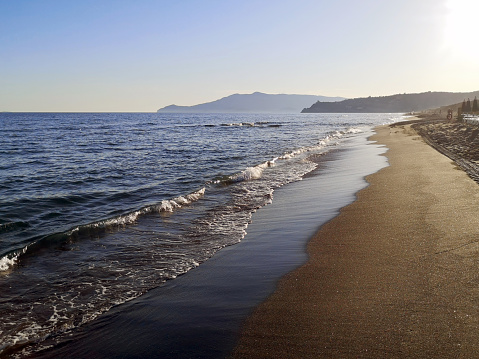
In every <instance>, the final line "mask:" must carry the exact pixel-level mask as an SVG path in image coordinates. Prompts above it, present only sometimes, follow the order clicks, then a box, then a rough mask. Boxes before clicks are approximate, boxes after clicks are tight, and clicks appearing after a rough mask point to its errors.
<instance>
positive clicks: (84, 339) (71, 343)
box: [35, 132, 386, 359]
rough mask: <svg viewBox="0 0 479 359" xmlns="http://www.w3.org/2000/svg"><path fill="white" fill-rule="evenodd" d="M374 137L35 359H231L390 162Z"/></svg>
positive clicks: (329, 160)
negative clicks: (327, 231)
mask: <svg viewBox="0 0 479 359" xmlns="http://www.w3.org/2000/svg"><path fill="white" fill-rule="evenodd" d="M368 136H369V132H368V133H365V134H363V135H361V136H357V137H356V136H355V137H352V138H350V139H348V140H347V143H345V144H344V146H343V147H341V148H340V149H338V150H333V151H331V152H329V153H327V154H325V155H323V156H319V157H318V158H317V159H316V160H317V161H318V163H319V167H318V168H317V169H316V170H314V171H313V172H314V173H311V174H310V175H308V176H305V177H304V179H303V180H302V181H298V182H294V183H290V184H288V185H287V186H284V187H281V188H278V189H277V190H276V191H275V193H274V200H273V202H272V203H271V204H269V205H268V206H266V207H263V208H261V209H260V210H258V211H257V212H256V213H255V214H254V215H253V219H252V223H251V224H250V225H249V226H248V229H247V232H248V234H247V235H246V237H245V238H244V240H243V241H242V242H241V243H239V244H237V245H234V246H231V247H227V248H224V249H223V250H221V251H219V252H218V253H217V254H215V256H213V257H212V258H211V259H209V260H208V261H206V262H204V263H203V264H202V265H200V266H199V267H198V268H196V269H194V270H192V271H190V272H188V273H187V274H186V275H183V276H180V277H178V278H177V279H175V280H173V281H170V282H167V283H166V285H164V286H162V287H159V288H156V289H153V290H151V291H150V292H148V293H146V294H145V295H143V296H141V297H139V298H137V299H135V300H132V301H131V302H128V303H125V304H123V305H120V306H118V307H116V308H113V309H112V310H111V311H110V312H109V313H107V314H106V315H104V316H102V317H100V318H99V319H98V320H96V321H94V322H92V323H90V324H87V325H85V326H83V327H81V328H79V329H78V330H76V331H75V332H74V333H71V334H70V335H68V336H67V337H66V338H65V340H60V343H59V344H55V346H54V347H53V348H50V349H47V350H46V351H44V352H40V353H37V354H36V355H35V357H36V358H54V357H95V358H110V357H123V358H133V357H142V358H156V357H168V358H186V357H188V358H193V357H194V358H208V359H211V358H225V357H227V356H228V355H229V354H230V353H231V351H232V350H233V348H234V346H235V345H236V341H237V339H238V337H239V332H240V328H241V325H242V323H243V322H244V320H245V319H246V318H247V317H248V315H250V314H251V312H252V311H253V310H254V308H255V307H256V306H257V305H259V304H260V303H261V302H263V301H264V300H265V299H266V298H267V297H268V296H269V295H270V294H271V293H273V292H274V290H275V288H276V285H277V282H278V280H279V279H280V278H281V277H282V276H284V275H285V274H287V273H289V272H291V271H292V270H294V269H295V268H298V266H300V265H302V264H304V263H306V260H307V256H306V250H305V248H306V245H307V242H308V241H309V239H310V238H311V237H312V236H313V235H314V233H315V232H316V231H317V230H318V228H319V226H320V225H321V224H322V223H326V222H327V221H329V220H330V219H331V218H333V217H335V216H336V215H337V214H338V213H339V210H340V208H341V207H344V206H346V205H348V204H349V203H351V202H353V201H354V199H355V194H356V193H357V192H358V191H359V190H360V189H361V188H364V187H365V186H367V183H366V181H365V180H364V177H365V176H366V175H368V174H370V173H373V172H376V171H377V170H378V169H380V168H382V167H384V166H385V165H386V161H385V158H384V157H382V156H380V154H382V153H384V151H385V149H384V148H383V147H382V146H376V145H375V144H371V143H370V142H369V141H368V140H367V139H366V138H367V137H368ZM45 344H46V345H48V344H49V343H48V342H47V343H45Z"/></svg>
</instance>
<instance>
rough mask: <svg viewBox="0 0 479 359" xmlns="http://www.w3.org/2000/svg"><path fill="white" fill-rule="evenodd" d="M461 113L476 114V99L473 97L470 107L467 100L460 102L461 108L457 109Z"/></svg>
mask: <svg viewBox="0 0 479 359" xmlns="http://www.w3.org/2000/svg"><path fill="white" fill-rule="evenodd" d="M459 109H460V110H461V112H460V113H461V114H462V113H476V112H479V106H478V104H477V97H474V101H472V106H471V100H469V99H467V101H466V100H465V99H464V101H463V102H462V106H461V107H460V108H459Z"/></svg>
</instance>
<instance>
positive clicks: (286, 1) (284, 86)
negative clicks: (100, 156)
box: [0, 0, 479, 112]
mask: <svg viewBox="0 0 479 359" xmlns="http://www.w3.org/2000/svg"><path fill="white" fill-rule="evenodd" d="M478 16H479V1H477V0H392V1H389V0H361V1H359V0H329V1H323V0H294V1H293V0H274V1H269V0H257V1H252V0H238V1H236V0H235V1H224V0H223V1H220V0H217V1H216V0H203V1H200V0H198V1H195V0H176V1H171V0H168V1H167V0H156V1H154V0H128V1H127V0H71V1H70V0H68V1H65V0H41V1H40V0H30V1H27V0H0V111H138V112H143V111H146V112H149V111H156V110H157V109H158V108H160V107H163V106H166V105H170V104H177V105H194V104H198V103H202V102H208V101H213V100H216V99H218V98H221V97H224V96H228V95H231V94H233V93H252V92H254V91H261V92H266V93H287V94H313V95H325V96H344V97H366V96H377V95H391V94H395V93H405V92H408V93H411V92H423V91H454V92H463V91H464V92H465V91H475V90H479V71H478V66H479V45H478V44H477V25H476V24H477V17H478ZM473 41H474V42H475V43H474V44H473V43H472V42H473Z"/></svg>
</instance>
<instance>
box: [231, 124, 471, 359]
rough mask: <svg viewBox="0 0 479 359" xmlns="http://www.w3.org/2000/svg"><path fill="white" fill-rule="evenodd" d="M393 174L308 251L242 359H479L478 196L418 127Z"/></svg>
mask: <svg viewBox="0 0 479 359" xmlns="http://www.w3.org/2000/svg"><path fill="white" fill-rule="evenodd" d="M372 140H375V141H377V142H378V143H379V144H384V145H385V146H387V148H388V149H389V151H388V152H387V153H386V156H387V158H388V161H389V163H390V166H389V167H386V168H384V169H382V170H380V171H379V172H377V173H375V174H373V175H371V176H369V177H367V181H368V182H369V183H370V186H369V187H367V188H366V189H364V190H362V191H361V192H359V193H358V195H357V200H356V201H355V202H354V203H352V204H350V205H349V206H347V207H345V208H343V209H342V210H341V213H340V215H339V216H337V217H336V218H334V219H333V220H331V221H330V222H328V223H327V224H325V225H323V226H322V227H321V229H320V230H319V232H318V233H317V234H316V235H315V236H314V238H313V239H312V240H311V241H310V242H309V245H308V254H309V261H308V262H307V263H306V264H305V265H303V266H301V267H300V268H298V269H297V270H295V271H293V272H291V273H289V274H288V275H286V276H285V277H283V279H282V280H281V281H280V282H279V284H278V287H277V290H276V291H275V292H274V293H273V294H272V295H271V296H270V297H269V299H268V300H267V301H265V302H264V303H263V304H261V305H260V306H259V307H257V308H256V310H255V312H254V313H253V315H252V316H251V317H250V318H249V319H248V320H247V322H246V324H245V327H244V330H243V334H242V337H241V340H240V342H239V344H238V346H237V347H236V349H235V352H234V354H233V357H234V358H313V357H314V358H471V357H474V356H475V355H477V353H478V352H479V337H478V328H479V299H478V298H479V286H478V284H479V271H478V269H477V268H478V260H479V243H478V236H477V234H478V233H479V229H478V228H479V227H478V224H479V186H478V184H477V183H476V182H474V181H473V180H472V179H471V178H470V177H468V175H467V174H466V173H465V172H464V171H463V170H461V169H459V168H458V167H457V166H456V164H455V163H454V162H453V161H451V159H449V158H448V157H446V156H444V155H442V154H440V153H439V152H437V151H436V150H435V149H433V148H432V147H430V146H429V145H427V144H426V143H425V142H424V141H423V140H422V138H421V137H420V136H418V135H417V133H416V132H415V131H414V130H413V129H411V128H410V125H404V124H402V125H396V126H391V127H389V126H383V127H379V128H377V134H376V135H374V136H373V138H372Z"/></svg>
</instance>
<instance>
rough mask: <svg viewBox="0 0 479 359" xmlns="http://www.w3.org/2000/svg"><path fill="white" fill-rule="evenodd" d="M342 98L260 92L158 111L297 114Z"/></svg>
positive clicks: (172, 106)
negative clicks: (319, 104) (315, 103)
mask: <svg viewBox="0 0 479 359" xmlns="http://www.w3.org/2000/svg"><path fill="white" fill-rule="evenodd" d="M344 99H345V98H344V97H327V96H314V95H286V94H279V95H271V94H265V93H261V92H255V93H252V94H234V95H231V96H227V97H223V98H222V99H219V100H216V101H213V102H207V103H203V104H200V105H194V106H176V105H170V106H166V107H163V108H161V109H159V110H158V111H157V112H161V113H172V112H174V113H299V112H300V111H301V110H302V109H303V108H304V107H306V106H310V105H311V104H312V103H314V102H317V101H321V102H322V103H328V102H333V101H342V100H344Z"/></svg>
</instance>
